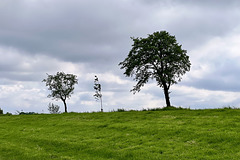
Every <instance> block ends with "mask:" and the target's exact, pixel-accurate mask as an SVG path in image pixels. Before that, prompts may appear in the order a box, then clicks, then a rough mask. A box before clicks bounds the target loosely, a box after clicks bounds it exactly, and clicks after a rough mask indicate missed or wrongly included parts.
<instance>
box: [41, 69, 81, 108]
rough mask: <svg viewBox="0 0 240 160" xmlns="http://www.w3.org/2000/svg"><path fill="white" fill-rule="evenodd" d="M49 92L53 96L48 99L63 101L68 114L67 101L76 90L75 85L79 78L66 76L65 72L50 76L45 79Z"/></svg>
mask: <svg viewBox="0 0 240 160" xmlns="http://www.w3.org/2000/svg"><path fill="white" fill-rule="evenodd" d="M43 82H46V86H48V90H50V91H51V94H49V95H48V97H53V98H54V99H57V100H58V99H61V100H62V101H63V103H64V107H65V112H67V104H66V99H67V98H70V97H71V94H73V90H74V84H77V83H78V80H77V76H76V75H73V74H65V73H64V72H57V74H56V75H49V74H48V78H47V79H44V80H43Z"/></svg>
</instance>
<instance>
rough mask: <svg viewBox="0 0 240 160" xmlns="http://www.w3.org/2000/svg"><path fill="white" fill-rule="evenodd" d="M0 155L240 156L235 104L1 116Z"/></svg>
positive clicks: (18, 158) (154, 159)
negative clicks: (196, 107) (188, 107)
mask: <svg viewBox="0 0 240 160" xmlns="http://www.w3.org/2000/svg"><path fill="white" fill-rule="evenodd" d="M0 123H1V125H0V160H8V159H10V160H29V159H31V160H43V159H66V160H67V159H80V160H105V159H109V160H110V159H112V160H115V159H118V160H128V159H129V160H141V159H142V160H146V159H149V160H159V159H160V160H161V159H163V160H165V159H169V160H174V159H176V160H179V159H191V160H192V159H199V160H200V159H201V160H205V159H206V160H209V159H214V160H216V159H217V160H228V159H236V160H238V159H240V110H238V109H214V110H167V111H141V112H140V111H131V112H110V113H68V114H59V115H46V114H45V115H44V114H40V115H12V116H0Z"/></svg>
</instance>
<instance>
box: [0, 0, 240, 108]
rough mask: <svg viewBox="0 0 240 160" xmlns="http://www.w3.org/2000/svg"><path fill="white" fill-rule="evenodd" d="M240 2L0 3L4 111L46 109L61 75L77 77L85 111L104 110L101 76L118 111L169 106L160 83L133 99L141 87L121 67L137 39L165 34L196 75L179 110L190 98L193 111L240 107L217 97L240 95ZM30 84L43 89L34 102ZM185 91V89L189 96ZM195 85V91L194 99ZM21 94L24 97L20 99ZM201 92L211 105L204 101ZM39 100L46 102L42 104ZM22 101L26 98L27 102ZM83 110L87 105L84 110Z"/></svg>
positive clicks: (76, 100)
mask: <svg viewBox="0 0 240 160" xmlns="http://www.w3.org/2000/svg"><path fill="white" fill-rule="evenodd" d="M239 3H240V2H239V1H237V0H230V1H224V0H218V1H215V0H210V1H209V0H208V1H207V0H206V1H205V0H204V1H193V0H183V1H177V0H162V1H156V0H150V1H149V0H141V1H137V0H128V1H109V0H103V1H97V0H88V1H87V0H81V1H78V0H68V1H64V0H51V1H30V0H22V1H14V0H3V2H1V4H0V56H1V60H0V80H1V81H0V87H2V88H0V89H1V92H2V94H1V96H0V101H2V102H1V105H4V104H8V108H14V107H15V108H16V105H17V103H22V104H23V105H26V106H31V105H32V106H34V109H36V110H38V111H40V110H41V109H39V108H38V107H37V105H34V104H33V103H37V102H38V101H39V104H41V105H42V106H47V104H46V103H47V102H48V100H47V99H44V98H43V97H44V95H45V94H46V95H47V91H46V90H44V85H43V84H42V83H41V81H42V79H43V78H45V77H46V73H49V74H54V73H56V72H57V71H65V72H70V73H74V74H76V75H78V77H79V85H78V87H77V88H76V92H75V94H76V95H75V96H73V97H72V101H69V102H70V104H71V106H72V108H73V109H76V110H78V111H83V110H84V111H86V110H88V109H89V110H91V109H90V108H92V110H94V109H96V108H97V107H96V103H93V102H91V97H92V95H91V94H92V93H93V92H94V91H93V89H92V85H93V76H94V75H95V74H97V75H99V78H100V79H102V85H103V86H104V88H103V89H104V90H105V94H106V96H105V100H106V107H107V108H108V109H109V110H111V109H113V108H116V107H118V106H133V108H136V109H142V107H143V106H149V105H151V107H154V106H160V105H164V97H163V93H162V90H161V88H159V87H157V86H156V85H155V82H153V83H150V84H149V85H147V86H145V87H144V88H143V90H142V91H141V92H140V93H138V94H137V95H132V93H129V90H130V89H132V86H133V85H134V84H135V82H133V81H132V79H131V78H126V77H125V76H124V75H123V71H122V70H120V69H119V66H118V63H119V62H120V61H123V60H124V58H125V57H126V56H127V54H128V52H129V50H130V48H131V44H132V40H131V39H130V37H132V36H133V37H146V36H147V34H151V33H153V32H154V31H160V30H167V31H169V32H170V33H171V34H172V35H175V36H176V38H177V40H178V42H179V43H180V44H182V45H183V48H184V49H186V50H187V51H188V54H189V55H190V58H191V62H192V69H191V72H190V73H188V74H187V75H186V76H185V77H184V79H183V81H182V82H181V83H179V85H175V86H174V87H173V93H172V96H173V97H172V98H171V99H172V100H173V103H174V104H176V105H178V104H180V105H187V104H186V103H185V102H184V100H185V98H184V97H185V96H186V97H187V98H186V99H190V101H189V102H188V103H189V104H191V106H193V105H194V104H196V105H199V106H203V105H207V104H208V103H209V104H210V98H212V99H215V100H218V101H219V104H218V105H220V104H226V103H231V104H232V103H233V104H240V102H239V101H237V100H236V99H233V100H229V101H227V102H223V100H221V99H218V98H214V97H213V96H214V93H217V94H219V95H220V97H221V98H222V95H223V93H219V91H224V92H225V91H227V92H231V94H233V95H235V93H237V92H239V90H240V88H239V86H240V84H239V82H238V80H239V78H240V77H239V76H238V75H240V74H238V73H239V70H240V66H239V65H238V61H239V60H240V58H239V57H238V56H237V55H238V50H239V47H238V46H239V43H238V42H239V41H238V39H239V36H238V35H240V31H239V28H240V23H239V21H238V19H239V18H240V11H239ZM29 83H31V84H29ZM19 84H21V86H23V87H19ZM39 84H42V85H39ZM180 85H183V86H185V87H182V86H180ZM26 86H31V87H30V88H34V89H36V90H35V91H34V95H36V96H34V97H35V98H32V99H31V98H30V99H27V98H26V97H28V96H30V95H31V90H30V89H29V88H27V89H26ZM178 87H179V88H181V89H183V94H182V95H181V92H180V91H179V88H178ZM191 87H193V88H194V89H195V90H194V92H196V93H190V92H191V91H192V88H191ZM11 89H12V90H15V89H16V90H17V91H16V92H14V91H13V92H10V93H11V94H12V96H10V95H11V94H9V93H8V92H7V90H11ZM38 89H39V90H38ZM202 90H204V91H202ZM174 92H176V94H175V93H174ZM232 92H234V93H232ZM20 93H24V95H23V96H22V97H19V98H16V97H18V96H17V95H16V94H20ZM199 93H201V94H202V97H204V98H205V100H203V101H201V100H202V98H201V97H200V96H197V94H199ZM204 93H206V94H209V95H210V98H209V99H208V97H206V96H204ZM38 94H41V96H40V97H41V98H40V99H37V98H36V97H37V95H38ZM85 94H86V95H85ZM46 95H45V96H46ZM12 97H15V98H12ZM116 97H117V98H116ZM143 97H145V98H143ZM179 97H180V98H179ZM21 98H22V99H24V98H25V100H23V101H22V102H21ZM146 98H149V99H146ZM222 99H223V98H222ZM229 99H230V98H229ZM13 101H16V102H17V103H13ZM60 104H61V103H60ZM79 105H82V106H84V107H83V108H82V110H81V109H79ZM211 105H212V103H211ZM12 106H13V107H12ZM138 106H139V107H138ZM111 107H112V108H111ZM6 108H7V107H6ZM6 108H4V109H6ZM80 108H81V107H80ZM28 109H29V110H31V109H30V108H28ZM19 110H20V109H19Z"/></svg>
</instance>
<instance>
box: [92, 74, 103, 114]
mask: <svg viewBox="0 0 240 160" xmlns="http://www.w3.org/2000/svg"><path fill="white" fill-rule="evenodd" d="M93 88H94V89H95V94H94V95H93V96H94V97H95V99H96V100H100V101H101V112H103V107H102V93H101V84H100V83H99V80H98V77H97V76H95V79H94V86H93Z"/></svg>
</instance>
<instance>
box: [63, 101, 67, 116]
mask: <svg viewBox="0 0 240 160" xmlns="http://www.w3.org/2000/svg"><path fill="white" fill-rule="evenodd" d="M62 101H63V104H64V108H65V113H67V104H66V100H65V99H62Z"/></svg>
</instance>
